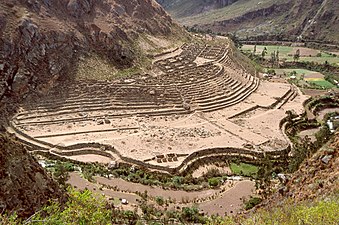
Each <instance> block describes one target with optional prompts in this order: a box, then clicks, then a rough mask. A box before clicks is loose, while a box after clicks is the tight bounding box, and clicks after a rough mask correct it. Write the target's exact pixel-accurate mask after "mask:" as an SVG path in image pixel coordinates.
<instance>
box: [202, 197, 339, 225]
mask: <svg viewBox="0 0 339 225" xmlns="http://www.w3.org/2000/svg"><path fill="white" fill-rule="evenodd" d="M338 215H339V197H338V196H335V197H330V198H327V199H325V200H316V201H314V202H303V203H299V204H295V203H294V202H293V200H292V199H289V200H287V201H285V202H284V203H282V204H280V206H279V207H274V208H272V209H269V210H266V209H260V210H258V211H256V212H255V213H253V214H251V215H250V216H248V217H247V218H245V217H240V216H238V217H233V218H231V217H225V218H223V217H212V218H211V219H210V220H209V222H208V224H210V225H212V224H219V225H233V224H244V225H257V224H261V225H274V224H279V225H302V224H305V225H306V224H309V225H311V224H312V225H313V224H323V225H336V224H338V223H339V217H338Z"/></svg>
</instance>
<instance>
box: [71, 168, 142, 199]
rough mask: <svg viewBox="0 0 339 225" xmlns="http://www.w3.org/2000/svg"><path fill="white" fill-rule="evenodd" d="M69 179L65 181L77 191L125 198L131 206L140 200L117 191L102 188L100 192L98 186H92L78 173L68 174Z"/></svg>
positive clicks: (130, 194) (132, 195)
mask: <svg viewBox="0 0 339 225" xmlns="http://www.w3.org/2000/svg"><path fill="white" fill-rule="evenodd" d="M69 175H70V177H69V179H68V181H67V183H68V184H71V185H72V186H73V187H75V188H76V189H77V190H85V189H88V190H90V191H92V192H94V193H96V194H100V195H104V196H106V197H107V199H109V198H114V197H117V198H125V199H127V200H128V201H129V202H130V203H131V204H137V203H138V202H137V199H138V200H140V199H141V198H140V197H139V196H138V195H136V194H133V193H123V192H119V191H113V190H109V189H105V188H103V189H102V190H100V185H97V184H94V183H91V182H89V181H88V180H86V179H84V178H82V177H81V176H80V174H79V173H75V172H73V173H70V174H69Z"/></svg>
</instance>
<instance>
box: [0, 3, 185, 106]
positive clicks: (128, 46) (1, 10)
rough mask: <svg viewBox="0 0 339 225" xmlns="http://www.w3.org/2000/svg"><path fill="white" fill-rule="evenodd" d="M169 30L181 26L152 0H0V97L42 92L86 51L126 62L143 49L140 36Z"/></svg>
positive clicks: (72, 69) (71, 70) (122, 65)
mask: <svg viewBox="0 0 339 225" xmlns="http://www.w3.org/2000/svg"><path fill="white" fill-rule="evenodd" d="M174 34H176V35H177V36H180V35H182V30H181V28H179V27H178V26H177V25H176V24H175V23H173V21H172V19H171V18H170V16H169V15H168V14H167V13H166V12H165V11H164V10H163V9H162V8H161V7H160V6H159V5H158V4H157V3H156V2H154V1H152V0H144V1H136V0H134V1H121V0H105V1H99V0H86V1H80V0H70V1H64V0H58V1H42V0H39V1H19V0H4V1H1V3H0V36H1V39H0V45H1V48H0V72H1V76H0V100H1V101H2V102H11V103H13V101H15V100H14V99H16V100H18V99H22V98H26V97H27V95H28V94H32V93H34V94H44V93H46V92H47V91H48V90H49V88H50V87H53V86H55V85H56V84H57V83H58V82H57V81H60V80H70V79H72V78H74V74H75V73H76V71H77V70H78V64H79V59H81V58H84V57H86V56H89V55H90V54H91V55H95V56H96V57H97V58H100V59H103V60H105V61H107V62H108V63H109V64H110V65H112V68H113V69H114V68H116V69H126V68H130V67H132V66H134V65H136V64H137V63H139V62H138V61H139V60H140V57H137V55H138V56H139V55H140V54H142V53H140V52H139V49H138V46H137V43H136V42H137V40H138V38H139V37H140V36H142V35H144V36H147V37H155V36H164V37H168V36H170V35H174ZM2 106H4V104H2Z"/></svg>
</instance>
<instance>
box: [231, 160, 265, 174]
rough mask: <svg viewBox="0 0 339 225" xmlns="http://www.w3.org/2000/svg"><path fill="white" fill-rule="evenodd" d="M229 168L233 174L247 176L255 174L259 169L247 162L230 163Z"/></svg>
mask: <svg viewBox="0 0 339 225" xmlns="http://www.w3.org/2000/svg"><path fill="white" fill-rule="evenodd" d="M230 168H231V171H232V173H233V174H235V175H241V176H248V177H251V176H256V175H257V173H258V170H259V169H258V167H257V166H254V165H251V164H247V163H240V164H235V163H231V165H230Z"/></svg>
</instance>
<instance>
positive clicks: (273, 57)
mask: <svg viewBox="0 0 339 225" xmlns="http://www.w3.org/2000/svg"><path fill="white" fill-rule="evenodd" d="M271 62H272V67H274V65H275V62H276V55H275V51H273V52H272V53H271Z"/></svg>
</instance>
